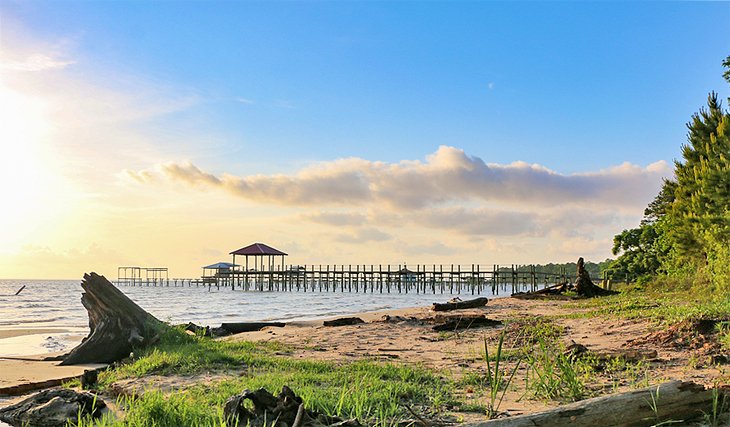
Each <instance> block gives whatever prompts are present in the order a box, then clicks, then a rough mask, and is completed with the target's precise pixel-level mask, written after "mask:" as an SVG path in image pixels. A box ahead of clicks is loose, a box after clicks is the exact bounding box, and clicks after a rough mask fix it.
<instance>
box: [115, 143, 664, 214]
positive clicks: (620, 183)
mask: <svg viewBox="0 0 730 427" xmlns="http://www.w3.org/2000/svg"><path fill="white" fill-rule="evenodd" d="M670 171H671V170H670V167H669V165H668V164H667V163H666V162H664V161H661V162H657V163H654V164H651V165H649V166H647V167H640V166H637V165H633V164H630V163H624V164H622V165H619V166H615V167H612V168H609V169H605V170H600V171H595V172H586V173H576V174H560V173H558V172H555V171H552V170H550V169H548V168H546V167H544V166H541V165H537V164H528V163H525V162H514V163H510V164H506V165H505V164H490V163H486V162H484V161H483V160H482V159H480V158H478V157H474V156H469V155H467V154H466V153H465V152H464V151H463V150H461V149H458V148H455V147H449V146H441V147H439V149H438V150H437V151H436V152H434V153H432V154H430V155H429V156H427V157H426V160H425V161H418V160H415V161H414V160H406V161H401V162H398V163H386V162H375V161H368V160H364V159H359V158H347V159H339V160H335V161H330V162H322V163H318V164H315V165H312V166H309V167H307V168H304V169H302V170H300V171H299V172H297V173H295V174H291V175H284V174H277V175H250V176H235V175H230V174H223V175H220V176H218V175H214V174H211V173H208V172H205V171H203V170H201V169H200V168H198V167H197V166H195V165H194V164H192V163H180V164H178V163H166V164H163V165H158V166H157V167H155V168H153V169H152V170H145V171H138V172H129V174H131V175H132V176H134V177H135V179H136V180H137V181H141V182H146V181H152V180H153V178H152V177H151V176H150V173H154V172H156V173H157V175H159V176H161V177H165V178H166V179H169V180H174V181H179V182H181V183H185V184H188V185H196V186H199V185H203V186H209V187H218V188H221V189H224V190H226V191H228V192H230V193H232V194H234V195H236V196H239V197H242V198H245V199H248V200H251V201H254V202H261V203H269V204H278V205H285V206H312V205H329V206H343V205H346V206H364V205H373V204H374V205H375V206H383V207H387V208H390V209H394V210H398V211H405V210H412V209H421V208H425V207H432V206H439V205H446V204H449V203H463V202H467V201H476V202H478V203H491V202H501V203H505V204H510V205H512V206H521V207H553V206H557V205H561V204H571V205H579V204H591V205H594V206H595V205H602V206H611V207H613V208H622V207H629V208H632V209H634V208H636V207H637V206H643V205H644V204H646V203H647V202H648V201H649V200H650V199H651V197H652V196H653V195H654V194H656V192H657V191H658V189H659V186H660V185H661V179H662V177H664V176H668V175H669V174H670ZM525 219H527V218H525Z"/></svg>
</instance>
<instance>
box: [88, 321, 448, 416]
mask: <svg viewBox="0 0 730 427" xmlns="http://www.w3.org/2000/svg"><path fill="white" fill-rule="evenodd" d="M282 350H286V348H285V347H283V346H282V345H281V344H276V343H251V342H244V341H219V340H212V339H210V338H205V337H198V336H190V335H187V334H185V333H183V332H182V331H179V330H177V331H172V332H170V333H169V335H168V336H166V337H164V338H163V339H162V340H161V341H160V342H159V343H158V345H156V346H155V347H151V348H146V349H141V350H139V351H138V352H135V354H134V356H133V358H131V359H130V360H128V361H126V362H124V363H121V364H119V365H117V366H115V367H114V368H112V369H110V370H107V371H105V372H102V373H101V374H100V376H99V388H100V389H101V391H102V392H104V391H108V392H112V391H113V390H114V387H113V384H114V383H115V382H118V381H120V380H122V379H135V378H138V379H140V384H144V377H145V376H149V375H176V376H179V377H180V378H181V379H182V380H184V378H185V376H191V375H196V374H202V373H214V372H220V373H226V374H227V375H222V376H221V377H220V379H219V380H213V381H210V382H209V383H202V382H195V383H194V384H192V385H186V386H185V387H181V388H180V389H177V390H172V391H167V392H164V391H155V390H148V391H145V392H143V393H139V394H135V393H131V394H123V393H122V394H121V396H122V397H121V398H120V401H119V406H120V407H121V408H123V412H124V424H123V425H126V426H137V425H139V426H141V425H146V426H150V425H154V426H181V425H196V426H197V425H200V426H206V425H211V426H212V425H222V423H223V419H222V409H223V406H224V404H225V402H226V400H227V399H228V398H229V397H231V396H234V395H236V394H239V393H241V392H242V391H243V390H245V389H249V390H256V389H259V388H265V389H267V390H269V391H271V392H272V393H278V391H279V390H281V388H282V387H283V386H288V387H290V388H292V389H293V390H294V391H295V392H296V393H297V395H299V396H300V397H302V399H303V400H304V402H305V403H306V405H307V407H308V408H310V409H314V410H316V411H319V412H322V413H325V414H327V415H331V416H338V417H342V418H357V419H358V420H360V421H361V422H366V423H368V424H379V425H391V424H396V423H397V422H398V421H399V420H401V419H403V418H407V417H408V416H409V415H408V414H409V413H408V411H407V410H406V409H405V408H406V406H407V407H409V408H421V409H423V410H424V411H427V412H428V414H427V416H433V415H435V414H436V413H437V412H438V411H440V410H442V409H443V408H446V407H447V406H450V405H454V404H456V403H458V402H457V401H456V400H455V397H454V394H453V393H452V391H453V389H454V384H453V382H451V381H447V380H445V379H443V378H441V377H439V376H438V375H436V374H435V373H433V372H431V371H429V370H427V369H425V368H422V367H418V366H403V365H394V364H390V363H382V362H377V361H371V360H361V361H355V362H347V363H346V362H332V361H314V360H300V359H294V358H292V357H291V356H290V354H289V353H287V352H282ZM424 408H428V409H424ZM223 424H224V423H223ZM114 425H116V424H114ZM120 425H121V424H120Z"/></svg>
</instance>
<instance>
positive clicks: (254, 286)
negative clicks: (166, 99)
mask: <svg viewBox="0 0 730 427" xmlns="http://www.w3.org/2000/svg"><path fill="white" fill-rule="evenodd" d="M266 267H269V265H267V266H266ZM270 267H271V268H264V269H240V268H236V267H233V266H231V267H230V268H221V269H218V270H217V271H215V272H214V273H212V274H210V275H204V276H202V277H200V278H196V279H187V278H172V279H169V278H166V279H162V280H159V279H149V280H145V279H139V278H137V279H135V280H133V279H132V278H129V277H125V276H120V277H118V279H117V281H116V284H117V285H120V286H168V287H169V286H173V287H178V286H182V287H192V286H196V287H199V286H207V287H209V288H210V287H215V288H216V289H220V288H224V289H225V288H228V289H231V290H241V291H249V292H250V291H253V292H361V293H383V294H389V293H394V294H395V293H431V294H456V295H459V294H470V295H481V294H493V295H495V294H498V293H504V292H507V291H510V292H513V293H514V292H521V291H534V290H537V289H541V288H543V287H545V286H550V285H554V284H557V283H562V282H565V281H571V280H573V276H572V275H569V274H567V273H566V272H565V271H562V272H560V273H557V274H556V273H551V272H542V271H539V270H538V269H537V268H536V267H535V266H534V265H516V264H512V265H480V264H469V265H459V264H449V265H443V264H441V265H439V264H431V265H421V264H417V265H383V264H379V265H372V264H371V265H365V264H357V265H352V264H350V265H270ZM140 268H141V269H142V271H144V268H142V267H140ZM129 271H131V270H129ZM119 272H120V273H122V274H124V272H125V270H122V269H121V268H120V270H119Z"/></svg>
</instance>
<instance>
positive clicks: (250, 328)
mask: <svg viewBox="0 0 730 427" xmlns="http://www.w3.org/2000/svg"><path fill="white" fill-rule="evenodd" d="M269 326H273V327H277V328H283V327H284V326H286V323H282V322H238V323H222V324H221V329H225V330H226V331H228V332H230V333H232V334H239V333H241V332H254V331H260V330H262V329H263V328H266V327H269Z"/></svg>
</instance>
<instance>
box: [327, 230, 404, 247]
mask: <svg viewBox="0 0 730 427" xmlns="http://www.w3.org/2000/svg"><path fill="white" fill-rule="evenodd" d="M391 238H392V236H391V235H390V234H388V233H385V232H383V231H380V230H378V229H377V228H373V227H366V228H362V229H359V230H356V231H355V232H353V233H343V234H339V235H337V236H335V241H337V242H340V243H353V244H360V243H367V242H384V241H386V240H390V239H391Z"/></svg>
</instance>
